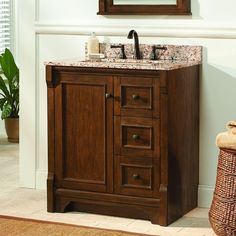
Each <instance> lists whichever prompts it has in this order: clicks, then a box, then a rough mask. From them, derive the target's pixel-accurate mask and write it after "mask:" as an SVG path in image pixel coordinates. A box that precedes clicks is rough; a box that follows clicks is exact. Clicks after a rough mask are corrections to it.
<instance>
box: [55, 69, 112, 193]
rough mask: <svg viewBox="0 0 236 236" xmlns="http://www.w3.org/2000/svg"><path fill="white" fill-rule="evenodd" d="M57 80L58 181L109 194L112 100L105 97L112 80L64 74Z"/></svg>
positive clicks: (110, 78) (110, 184) (63, 184)
mask: <svg viewBox="0 0 236 236" xmlns="http://www.w3.org/2000/svg"><path fill="white" fill-rule="evenodd" d="M60 81H61V84H59V85H58V86H57V87H56V89H55V92H56V93H55V94H56V109H55V111H56V121H55V123H56V130H57V131H56V132H57V133H58V134H57V135H58V136H59V137H60V138H57V140H56V142H57V145H56V147H57V148H58V151H57V155H56V157H57V158H58V159H59V162H58V166H57V168H56V169H57V172H56V177H57V178H58V180H60V181H58V182H61V183H62V186H61V187H66V188H67V187H68V188H71V187H72V188H74V189H80V190H92V191H101V192H111V191H112V188H113V187H112V185H113V183H112V182H113V178H112V176H113V175H112V166H113V101H112V99H106V97H105V94H106V93H113V83H112V77H109V76H107V77H105V76H92V75H77V74H73V73H71V74H70V73H65V74H61V75H60ZM62 111H63V112H62ZM62 114H63V115H62ZM60 134H61V135H60ZM57 135H56V137H57Z"/></svg>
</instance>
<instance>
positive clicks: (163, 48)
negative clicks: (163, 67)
mask: <svg viewBox="0 0 236 236" xmlns="http://www.w3.org/2000/svg"><path fill="white" fill-rule="evenodd" d="M157 49H159V50H164V51H166V50H167V47H165V46H159V45H153V46H152V52H151V54H150V59H151V60H158V54H159V53H158V52H156V50H157Z"/></svg>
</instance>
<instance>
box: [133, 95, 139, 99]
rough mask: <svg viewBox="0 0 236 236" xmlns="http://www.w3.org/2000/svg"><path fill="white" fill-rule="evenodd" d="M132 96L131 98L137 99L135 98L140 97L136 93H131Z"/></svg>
mask: <svg viewBox="0 0 236 236" xmlns="http://www.w3.org/2000/svg"><path fill="white" fill-rule="evenodd" d="M132 98H133V100H137V99H139V98H140V97H139V95H138V94H133V95H132Z"/></svg>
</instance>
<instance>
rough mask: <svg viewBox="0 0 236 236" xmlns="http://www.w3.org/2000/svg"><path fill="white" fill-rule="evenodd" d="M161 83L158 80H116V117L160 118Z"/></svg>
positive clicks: (130, 78) (131, 78) (120, 78)
mask: <svg viewBox="0 0 236 236" xmlns="http://www.w3.org/2000/svg"><path fill="white" fill-rule="evenodd" d="M159 83H160V79H158V78H143V77H117V78H115V83H114V89H115V90H114V96H115V108H114V109H115V115H122V116H140V117H154V118H159V113H160V112H159V110H160V109H159V108H160V84H159Z"/></svg>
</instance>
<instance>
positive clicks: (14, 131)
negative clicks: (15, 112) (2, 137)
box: [5, 118, 19, 143]
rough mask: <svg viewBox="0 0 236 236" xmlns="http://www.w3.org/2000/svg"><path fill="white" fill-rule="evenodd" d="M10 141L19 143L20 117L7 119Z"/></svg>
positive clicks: (6, 124)
mask: <svg viewBox="0 0 236 236" xmlns="http://www.w3.org/2000/svg"><path fill="white" fill-rule="evenodd" d="M5 128H6V133H7V137H8V142H11V143H19V118H7V119H5Z"/></svg>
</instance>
